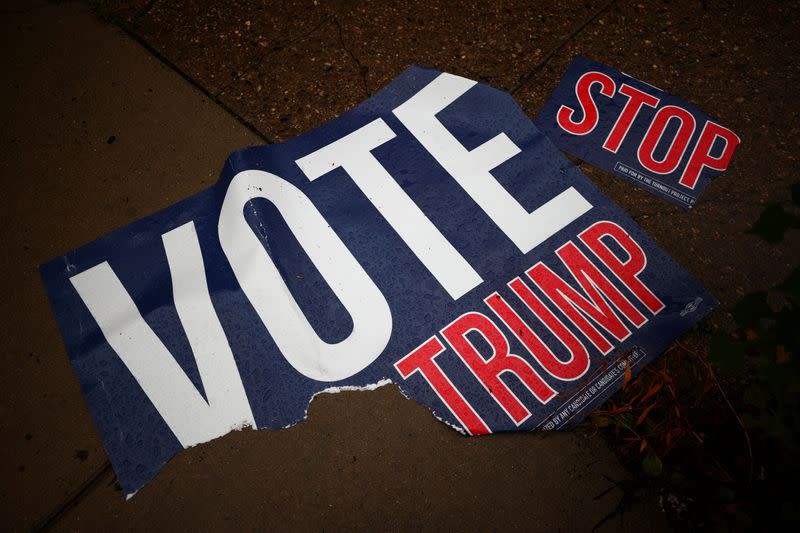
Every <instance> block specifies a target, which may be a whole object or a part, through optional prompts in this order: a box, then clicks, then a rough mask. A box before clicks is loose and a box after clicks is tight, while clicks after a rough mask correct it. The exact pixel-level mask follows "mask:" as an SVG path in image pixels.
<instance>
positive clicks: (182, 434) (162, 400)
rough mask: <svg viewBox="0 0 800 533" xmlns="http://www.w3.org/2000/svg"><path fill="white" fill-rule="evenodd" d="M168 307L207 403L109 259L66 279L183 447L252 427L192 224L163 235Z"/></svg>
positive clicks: (248, 406)
mask: <svg viewBox="0 0 800 533" xmlns="http://www.w3.org/2000/svg"><path fill="white" fill-rule="evenodd" d="M161 239H162V240H163V242H164V250H165V251H166V254H167V263H168V264H169V271H170V276H171V277H172V289H173V296H174V299H175V309H176V310H177V312H178V317H179V318H180V321H181V324H182V326H183V329H184V331H185V332H186V336H187V338H188V340H189V344H190V345H191V347H192V352H193V354H194V357H195V360H196V362H197V368H198V370H199V372H200V379H201V380H202V383H203V388H204V389H205V392H206V397H207V398H208V401H207V402H206V400H205V399H204V398H203V396H202V395H201V394H200V392H199V391H198V390H197V389H196V388H195V386H194V385H193V384H192V382H191V381H190V380H189V378H188V377H187V375H186V373H185V372H184V371H183V369H181V367H180V366H179V365H178V363H177V362H176V361H175V358H174V357H173V356H172V354H171V353H170V352H169V350H167V348H166V346H164V343H163V342H161V339H159V338H158V336H157V335H156V334H155V333H154V332H153V330H152V328H150V326H149V325H148V324H147V323H146V322H145V321H144V318H142V315H141V314H140V313H139V310H138V309H137V307H136V304H135V303H134V302H133V300H132V299H131V297H130V295H129V294H128V291H127V290H126V289H125V287H123V286H122V283H121V282H120V280H119V278H118V277H117V275H116V274H115V273H114V271H113V270H112V269H111V266H109V264H108V262H105V261H104V262H103V263H100V264H99V265H97V266H94V267H92V268H90V269H88V270H86V271H84V272H82V273H80V274H78V275H76V276H73V277H72V278H70V281H71V282H72V285H73V287H75V290H77V291H78V294H79V295H80V297H81V298H82V299H83V302H84V303H85V304H86V306H87V307H88V308H89V312H90V313H91V314H92V316H93V317H94V319H95V320H96V321H97V324H98V325H99V326H100V329H101V330H102V332H103V335H104V336H105V338H106V341H108V344H110V345H111V348H113V349H114V351H115V352H117V355H119V358H120V359H121V360H122V362H123V363H124V364H125V366H126V367H128V370H130V372H131V374H133V377H134V378H135V379H136V381H137V382H138V383H139V385H140V386H141V387H142V390H144V392H145V394H146V395H147V397H148V398H150V401H151V402H153V405H154V406H155V408H156V409H157V410H158V412H159V413H160V414H161V417H162V418H163V419H164V421H165V422H166V423H167V425H168V426H169V427H170V429H171V430H172V432H173V433H174V434H175V436H176V437H177V438H178V440H179V441H180V443H181V444H182V445H183V447H184V448H187V447H189V446H193V445H195V444H199V443H201V442H205V441H208V440H211V439H213V438H216V437H219V436H222V435H224V434H226V433H228V432H229V431H231V430H232V429H235V428H240V427H243V426H247V425H250V426H253V427H256V424H255V421H254V419H253V413H252V411H251V410H250V404H249V402H248V400H247V395H246V394H245V391H244V385H243V384H242V379H241V377H240V375H239V371H238V369H237V368H236V362H235V361H234V359H233V353H232V352H231V347H230V344H228V339H227V337H226V336H225V332H224V331H223V329H222V325H221V324H220V322H219V318H218V317H217V314H216V312H215V310H214V306H213V305H212V303H211V296H210V295H209V293H208V285H207V284H206V275H205V266H204V264H203V255H202V252H201V251H200V243H199V241H198V239H197V232H196V231H195V227H194V222H188V223H186V224H184V225H182V226H180V227H178V228H175V229H174V230H172V231H169V232H167V233H165V234H164V235H162V237H161Z"/></svg>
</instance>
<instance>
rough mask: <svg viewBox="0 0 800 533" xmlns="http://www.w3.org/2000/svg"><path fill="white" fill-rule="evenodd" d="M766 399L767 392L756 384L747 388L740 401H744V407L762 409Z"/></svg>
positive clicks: (767, 397)
mask: <svg viewBox="0 0 800 533" xmlns="http://www.w3.org/2000/svg"><path fill="white" fill-rule="evenodd" d="M768 399H769V396H768V394H767V391H766V390H764V388H763V387H761V386H760V385H757V384H753V385H750V386H749V387H747V389H746V390H745V391H744V396H743V397H742V401H744V403H745V405H750V406H752V407H758V408H759V409H763V408H764V406H766V405H767V400H768Z"/></svg>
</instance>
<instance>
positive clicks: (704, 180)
mask: <svg viewBox="0 0 800 533" xmlns="http://www.w3.org/2000/svg"><path fill="white" fill-rule="evenodd" d="M590 71H597V72H602V73H603V74H606V75H608V76H609V77H610V78H611V79H612V80H614V83H615V84H616V88H617V90H616V92H615V94H614V96H613V98H608V97H606V96H603V95H601V94H600V86H599V85H597V84H595V85H594V86H593V87H592V89H591V94H592V98H593V99H594V101H595V103H596V104H597V109H598V112H599V115H600V116H599V121H598V123H597V126H596V127H595V128H594V130H592V131H591V132H590V133H588V134H586V135H573V134H571V133H567V132H566V131H564V130H563V129H561V127H560V126H559V125H558V123H557V122H556V114H557V113H558V110H559V108H560V107H561V106H562V105H565V106H567V107H570V108H572V109H575V116H574V120H580V119H581V118H582V117H583V114H582V113H581V106H580V104H578V98H577V96H576V95H575V84H576V83H577V81H578V79H579V78H580V77H581V76H582V75H583V74H585V73H586V72H590ZM623 83H627V84H628V85H630V86H632V87H634V88H635V89H639V90H640V91H643V92H646V93H648V94H651V95H653V96H655V97H656V98H659V99H660V102H659V104H658V107H657V108H653V107H649V106H646V105H643V106H642V107H641V109H640V111H639V114H638V115H637V117H636V119H635V120H634V121H633V124H631V127H630V130H629V131H628V134H627V136H626V137H625V140H624V141H623V142H622V145H621V146H620V148H619V150H618V151H617V153H612V152H610V151H608V150H605V149H604V148H603V142H604V141H605V140H606V137H608V134H609V132H610V131H611V128H612V127H613V126H614V123H615V122H616V120H617V117H619V115H620V113H621V112H622V109H623V108H624V107H625V104H626V103H627V102H628V97H627V96H625V95H622V94H619V88H620V86H621V85H622V84H623ZM666 105H674V106H678V107H682V108H683V109H685V110H686V111H688V112H689V113H691V114H692V115H693V116H694V118H695V121H696V127H695V131H694V133H693V134H692V138H691V139H690V140H689V146H688V148H687V149H686V151H685V152H684V154H683V157H682V158H681V162H680V164H679V165H678V167H677V169H676V170H675V171H674V172H672V173H670V174H664V175H660V174H656V173H654V172H650V171H649V170H647V169H646V168H644V167H643V166H642V165H641V164H640V163H639V160H638V158H637V156H636V151H637V149H638V148H639V143H640V142H641V140H642V138H643V137H644V134H645V132H646V131H647V129H648V127H649V126H650V122H651V121H652V119H653V116H655V114H656V112H657V111H658V109H659V108H661V107H664V106H666ZM707 120H713V119H712V118H711V117H710V116H709V115H708V114H707V113H704V112H703V111H701V110H700V109H698V108H697V107H695V106H693V105H692V104H690V103H688V102H686V101H684V100H681V99H680V98H678V97H676V96H672V95H671V94H669V93H666V92H664V91H662V90H661V89H659V88H657V87H653V86H652V85H650V84H648V83H645V82H643V81H640V80H637V79H636V78H632V77H631V76H628V75H627V74H624V73H622V72H619V71H618V70H614V69H613V68H611V67H607V66H606V65H602V64H600V63H596V62H594V61H591V60H589V59H587V58H585V57H582V56H578V57H576V58H575V60H574V61H573V62H572V64H571V65H570V67H569V69H568V70H567V73H566V74H565V75H564V77H563V78H561V81H560V82H559V84H558V87H556V89H555V91H553V94H551V95H550V98H549V99H548V100H547V102H546V103H545V104H544V107H542V110H541V111H540V112H539V114H538V115H536V119H535V121H534V122H535V124H536V126H537V127H538V128H539V129H540V130H541V131H542V132H544V134H545V135H547V136H548V137H549V138H550V140H551V141H553V142H554V143H555V145H556V146H558V147H559V148H560V149H562V150H564V151H565V152H567V153H569V154H572V155H574V156H575V157H577V158H579V159H582V160H584V161H586V162H588V163H591V164H592V165H594V166H597V167H600V168H602V169H603V170H606V171H608V172H610V173H612V174H614V175H615V176H619V177H622V178H624V179H627V180H628V181H630V182H632V183H634V184H636V185H638V186H639V187H642V188H643V189H645V190H647V191H650V192H651V193H653V194H656V195H659V196H661V197H662V198H666V199H667V200H669V201H671V202H674V203H676V204H678V205H680V206H683V207H689V208H691V207H692V206H693V205H694V203H695V202H696V201H697V198H698V196H700V193H702V192H703V190H704V189H705V188H706V187H707V186H708V184H709V183H710V182H711V180H713V179H714V178H715V177H716V176H717V175H719V174H720V172H719V171H717V170H712V169H710V168H703V170H702V172H701V173H700V176H699V178H698V180H697V184H696V185H695V187H694V189H689V188H688V187H684V186H683V185H680V184H679V183H678V180H679V179H680V178H681V174H682V173H683V169H684V168H685V167H686V163H687V162H688V160H689V157H690V156H691V152H692V147H693V146H694V145H695V143H696V142H697V139H698V138H699V137H700V132H701V131H702V129H703V125H704V124H705V123H706V121H707ZM714 122H716V123H718V124H719V122H718V121H716V120H714ZM677 129H678V126H677V123H676V121H671V122H670V124H668V125H667V127H666V130H665V132H664V135H663V136H662V137H661V140H660V142H659V143H658V144H657V145H656V148H655V150H654V154H655V157H656V158H657V159H661V158H662V157H663V156H664V154H665V153H666V151H667V148H668V147H669V144H670V142H671V141H672V139H673V138H674V136H675V132H676V131H677ZM724 145H725V143H724V142H723V141H721V140H720V139H717V141H716V142H715V143H714V145H713V147H712V150H711V154H712V156H714V157H718V156H719V155H720V153H721V152H722V150H723V148H724ZM618 163H621V164H622V165H624V166H625V167H627V168H630V169H633V170H634V171H637V172H639V173H640V174H643V175H645V176H647V177H648V178H651V179H653V180H657V181H659V182H661V183H662V184H663V185H666V186H667V187H669V188H671V189H673V190H675V191H677V192H679V193H681V194H684V195H686V196H688V197H689V200H688V202H685V201H682V200H679V199H677V198H675V197H674V196H672V195H670V194H668V193H666V192H664V191H662V190H660V189H655V188H653V187H651V186H649V185H647V184H644V183H642V182H641V181H640V180H638V179H635V178H632V177H630V176H628V175H627V174H626V173H625V172H620V171H619V170H618Z"/></svg>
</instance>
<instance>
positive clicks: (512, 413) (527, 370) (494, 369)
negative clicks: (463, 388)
mask: <svg viewBox="0 0 800 533" xmlns="http://www.w3.org/2000/svg"><path fill="white" fill-rule="evenodd" d="M470 331H476V332H478V333H480V335H481V336H483V338H484V339H486V342H488V343H489V345H490V346H491V347H492V354H491V355H490V356H489V357H488V358H484V357H483V356H482V355H481V354H480V353H478V350H477V349H476V348H475V346H473V344H472V343H471V342H470V341H469V339H467V333H469V332H470ZM442 335H443V336H444V338H445V339H446V340H447V342H448V343H449V344H450V346H452V347H453V350H455V351H456V353H458V355H459V356H461V359H463V361H464V362H465V363H466V365H467V367H469V369H470V370H471V371H472V373H473V374H475V377H476V378H478V381H480V382H481V384H482V385H483V386H484V387H485V388H486V390H487V391H488V392H489V394H491V395H492V398H494V399H495V401H496V402H497V403H498V404H500V406H501V407H502V408H503V410H504V411H505V412H506V413H507V414H508V416H509V417H511V419H512V420H513V421H514V422H515V423H516V424H517V425H519V424H521V423H522V422H524V421H525V420H527V418H528V417H529V416H530V415H531V413H530V411H529V410H528V408H527V407H525V405H523V404H522V402H521V401H520V400H519V398H517V396H516V395H515V394H514V393H513V392H512V391H511V389H509V388H508V386H507V385H506V384H505V383H504V382H503V380H501V379H500V376H501V375H502V374H504V373H506V372H510V373H511V374H513V375H515V376H516V377H517V378H518V379H519V380H520V381H521V382H522V383H523V384H524V385H525V386H526V387H527V388H528V389H529V390H530V391H531V393H533V395H534V396H536V398H537V399H538V400H539V401H540V402H542V403H547V402H548V401H550V400H551V399H552V398H553V397H555V395H556V391H554V390H553V389H552V388H550V386H549V385H548V384H547V383H545V381H544V380H543V379H542V378H541V376H539V375H538V374H537V373H536V371H535V370H534V369H533V368H532V367H531V365H530V364H529V363H528V362H527V361H525V360H524V359H523V358H521V357H519V356H518V355H514V354H512V353H511V352H510V350H509V346H508V339H506V337H505V335H503V332H502V331H500V329H499V328H498V327H497V326H496V325H495V324H494V322H492V321H491V320H490V319H489V318H488V317H487V316H486V315H483V314H481V313H476V312H471V313H466V314H464V315H461V316H460V317H459V318H458V319H456V320H455V321H454V322H453V323H451V324H450V325H449V326H447V327H446V328H444V329H443V330H442Z"/></svg>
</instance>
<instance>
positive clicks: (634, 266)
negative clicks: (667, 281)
mask: <svg viewBox="0 0 800 533" xmlns="http://www.w3.org/2000/svg"><path fill="white" fill-rule="evenodd" d="M578 237H579V238H580V240H581V241H583V243H584V244H585V245H586V246H587V247H588V248H589V249H590V250H591V251H592V253H594V255H596V256H597V258H598V259H600V261H602V262H603V264H604V265H606V266H607V267H608V268H609V269H610V270H611V271H612V272H613V273H614V275H615V276H617V278H619V280H620V281H621V282H622V283H624V284H625V286H626V287H627V288H628V289H629V290H630V291H631V292H632V293H633V294H634V295H636V297H637V298H638V299H639V301H640V302H642V303H643V304H644V305H645V306H646V307H647V308H648V309H649V310H650V312H651V313H653V314H654V315H655V314H657V313H659V312H660V311H661V310H662V309H664V304H663V303H662V302H661V300H659V299H658V297H657V296H656V295H655V294H653V292H652V291H651V290H650V289H649V288H648V287H647V286H646V285H645V284H644V283H642V281H641V280H640V279H639V277H638V276H639V274H640V273H641V272H642V271H643V270H644V268H645V266H647V256H646V255H645V254H644V250H642V248H641V246H639V245H638V244H637V243H636V241H634V240H633V238H632V237H631V236H630V235H629V234H628V232H626V231H625V230H624V229H622V228H621V227H620V226H618V225H617V224H615V223H614V222H610V221H608V220H603V221H601V222H597V223H595V224H593V225H592V226H590V227H589V228H588V229H586V230H584V231H583V232H581V233H580V235H578ZM603 237H611V238H612V239H614V241H616V243H617V244H618V245H619V246H620V247H621V248H622V249H623V250H624V251H625V253H627V254H628V259H627V260H626V261H624V262H623V261H621V260H620V259H619V258H618V257H617V256H616V255H614V253H613V252H612V251H611V249H610V248H609V247H608V246H606V245H605V243H603V240H602V239H603Z"/></svg>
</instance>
